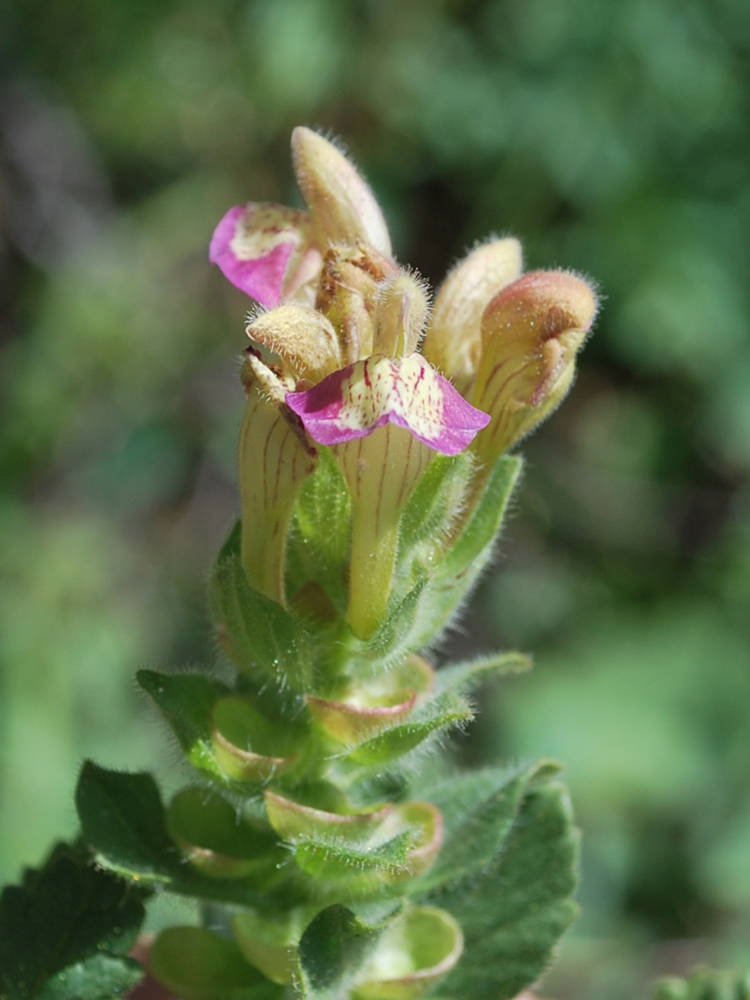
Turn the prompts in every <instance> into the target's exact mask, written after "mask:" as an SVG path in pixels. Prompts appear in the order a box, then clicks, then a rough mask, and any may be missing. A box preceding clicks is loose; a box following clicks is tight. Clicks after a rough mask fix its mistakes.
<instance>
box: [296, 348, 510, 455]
mask: <svg viewBox="0 0 750 1000" xmlns="http://www.w3.org/2000/svg"><path fill="white" fill-rule="evenodd" d="M286 404H287V406H288V407H289V408H290V409H291V410H292V411H293V412H294V413H296V414H297V416H298V417H299V418H300V420H301V421H302V423H303V425H304V427H305V430H306V431H307V433H308V434H309V435H310V437H311V438H312V439H313V440H314V441H317V443H318V444H322V445H327V446H332V445H337V444H344V443H345V442H347V441H353V440H355V439H357V438H362V437H366V436H367V435H368V434H372V433H373V431H375V430H377V429H378V428H379V427H383V426H384V425H385V424H387V423H391V424H394V425H395V426H396V427H403V428H404V429H405V430H407V431H409V433H410V434H412V435H413V437H415V438H416V439H417V440H418V441H421V442H422V444H425V445H426V446H427V447H428V448H431V449H432V450H433V451H438V452H441V453H442V454H443V455H457V454H458V453H459V452H461V451H463V450H464V449H465V448H467V447H468V445H469V444H471V442H472V441H473V439H474V437H475V436H476V434H477V432H478V431H480V430H482V428H484V427H486V426H487V424H488V423H489V421H490V417H489V416H488V415H487V414H486V413H482V412H481V410H477V409H475V408H474V407H473V406H471V405H470V404H469V403H467V402H466V400H465V399H464V398H463V397H462V396H461V395H460V393H458V392H457V391H456V390H455V389H454V388H453V386H452V385H451V384H450V382H448V381H447V379H444V378H443V377H442V375H440V374H438V372H437V371H436V370H435V369H434V368H432V367H431V366H430V365H429V364H428V363H427V361H425V359H424V358H423V357H422V356H421V355H419V354H411V355H409V356H408V357H406V358H402V359H399V360H396V359H393V358H388V357H385V356H375V357H372V358H368V359H367V360H366V361H358V362H356V363H355V364H353V365H350V366H349V367H348V368H342V369H341V370H340V371H337V372H334V373H333V374H332V375H329V376H328V377H327V378H325V379H323V381H322V382H319V383H318V384H317V385H315V386H313V387H312V389H308V390H307V391H306V392H291V393H289V394H288V395H287V396H286Z"/></svg>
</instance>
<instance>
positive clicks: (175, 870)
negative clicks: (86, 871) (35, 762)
mask: <svg viewBox="0 0 750 1000" xmlns="http://www.w3.org/2000/svg"><path fill="white" fill-rule="evenodd" d="M76 805H77V807H78V816H79V818H80V821H81V827H82V830H83V836H84V839H85V841H86V843H87V844H89V846H90V847H91V848H92V849H93V850H94V851H95V852H96V856H97V861H98V862H99V863H100V864H101V865H103V866H104V867H106V868H108V869H110V870H112V871H114V872H117V873H118V874H120V875H123V876H125V877H129V878H132V879H135V880H137V881H141V882H145V883H147V884H159V885H162V886H164V887H165V888H169V889H170V890H171V891H172V892H176V893H179V894H180V895H184V896H195V897H196V898H198V899H211V900H216V901H218V902H231V903H240V904H244V905H246V906H255V907H258V908H259V909H264V908H266V907H267V906H268V905H269V899H268V897H267V896H265V895H264V894H263V893H262V891H260V887H258V891H256V885H255V882H252V881H243V880H240V879H231V880H224V879H216V878H209V877H207V876H204V875H201V874H200V873H199V872H198V871H196V870H195V869H194V868H193V867H192V866H191V865H189V864H187V863H186V861H185V858H184V857H183V855H182V854H181V852H180V851H179V850H178V848H177V846H176V844H175V843H174V841H173V840H172V839H171V837H170V836H169V833H168V832H167V826H166V817H165V811H164V806H163V805H162V801H161V796H160V795H159V790H158V788H157V787H156V782H155V781H154V779H153V778H152V777H151V775H150V774H123V773H121V772H117V771H107V770H106V769H104V768H100V767H97V766H96V764H92V763H91V762H90V761H88V762H87V763H86V764H84V767H83V770H82V772H81V777H80V778H79V781H78V788H77V790H76Z"/></svg>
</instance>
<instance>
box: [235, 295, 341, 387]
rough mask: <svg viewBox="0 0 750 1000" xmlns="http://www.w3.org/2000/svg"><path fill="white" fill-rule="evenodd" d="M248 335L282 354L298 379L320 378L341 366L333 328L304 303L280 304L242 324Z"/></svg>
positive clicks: (318, 379) (317, 380)
mask: <svg viewBox="0 0 750 1000" xmlns="http://www.w3.org/2000/svg"><path fill="white" fill-rule="evenodd" d="M245 332H246V333H247V335H248V337H250V338H251V339H252V340H254V341H256V343H258V344H262V345H263V346H264V347H267V348H268V350H269V351H272V352H273V353H274V354H277V355H278V356H279V357H280V358H282V359H283V360H284V361H285V362H286V363H287V365H288V366H289V368H290V369H291V371H292V373H293V374H294V375H295V376H296V377H297V378H298V379H306V380H308V381H310V382H320V380H321V379H324V378H325V377H326V375H329V374H330V373H331V372H333V371H335V370H336V369H337V368H340V367H341V352H340V350H339V343H338V339H337V337H336V331H335V330H334V328H333V327H332V326H331V324H330V323H329V321H328V320H327V319H326V318H325V316H323V315H322V314H321V313H319V312H317V311H316V310H315V309H311V308H308V307H307V306H293V305H289V306H279V308H278V309H273V310H272V311H271V312H267V313H261V314H260V315H259V316H256V317H255V318H254V319H253V320H252V322H250V323H248V325H247V326H246V327H245Z"/></svg>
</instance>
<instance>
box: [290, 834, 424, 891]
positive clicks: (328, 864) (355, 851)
mask: <svg viewBox="0 0 750 1000" xmlns="http://www.w3.org/2000/svg"><path fill="white" fill-rule="evenodd" d="M412 846H413V843H412V834H411V832H409V831H405V832H403V833H399V834H397V835H396V836H395V837H391V838H390V839H389V840H386V841H385V842H383V843H381V844H378V845H377V846H376V847H371V846H366V845H363V846H361V847H358V846H357V845H356V844H345V843H335V842H330V841H321V840H315V839H314V838H310V839H309V840H308V839H305V840H300V841H298V842H297V844H296V846H295V848H294V858H295V861H296V862H297V864H298V865H299V867H300V868H301V869H302V871H304V872H305V873H306V874H308V875H312V876H314V877H315V878H321V879H324V880H332V881H340V880H345V881H347V880H348V881H349V882H350V887H351V891H352V892H353V893H356V892H357V891H358V888H359V884H360V883H362V880H363V876H364V877H365V880H366V882H367V884H366V886H364V888H365V889H366V890H367V891H369V890H370V889H372V888H373V887H374V886H375V885H377V884H378V883H377V882H376V883H373V882H371V881H370V880H369V879H367V876H369V875H372V874H377V875H386V876H392V877H394V878H395V877H397V876H398V875H399V874H401V873H402V872H404V871H405V869H406V864H407V862H408V858H409V850H410V848H411V847H412Z"/></svg>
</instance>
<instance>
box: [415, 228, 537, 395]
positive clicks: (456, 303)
mask: <svg viewBox="0 0 750 1000" xmlns="http://www.w3.org/2000/svg"><path fill="white" fill-rule="evenodd" d="M522 265H523V259H522V252H521V244H520V243H519V242H518V240H516V239H513V238H512V237H509V238H507V239H502V240H492V242H490V243H484V244H482V245H481V246H478V247H477V248H476V249H475V250H472V251H471V253H470V254H469V255H468V256H467V257H465V258H464V259H463V260H462V261H461V262H460V263H459V264H457V265H456V266H455V267H454V268H453V270H452V271H451V272H450V274H449V275H448V277H447V278H446V279H445V281H444V282H443V284H442V285H441V286H440V290H439V291H438V294H437V298H436V299H435V305H434V308H433V310H432V317H431V320H430V324H429V326H428V328H427V332H426V333H425V338H424V344H423V347H422V351H423V353H424V355H425V357H426V358H427V360H428V361H429V362H430V364H432V365H434V366H435V367H436V368H437V369H438V370H439V371H441V372H443V373H444V374H445V375H446V376H447V377H448V378H450V379H451V380H452V381H453V382H454V384H455V385H456V387H457V388H458V390H459V391H460V392H463V391H465V389H466V388H467V386H468V385H469V384H470V383H471V380H472V379H473V377H474V375H475V374H476V370H477V366H478V364H479V357H480V353H481V346H482V332H481V322H482V314H483V313H484V310H485V309H486V308H487V306H488V305H489V304H490V302H491V301H492V299H493V297H494V296H495V295H497V293H498V292H500V291H501V290H502V289H503V288H505V286H506V285H509V284H510V283H511V282H512V281H516V279H517V278H518V277H519V276H520V274H521V268H522Z"/></svg>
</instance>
